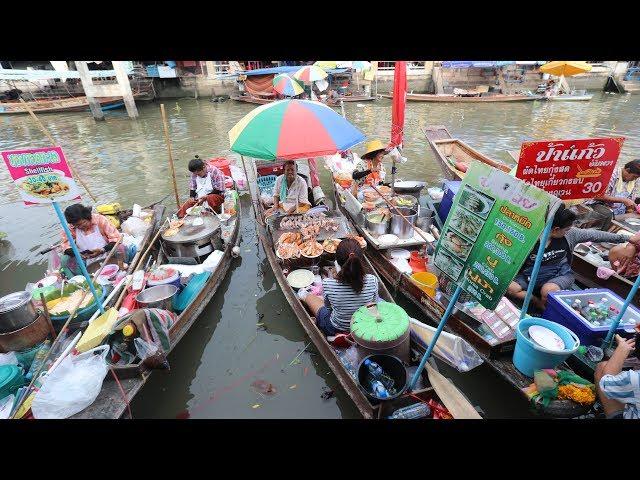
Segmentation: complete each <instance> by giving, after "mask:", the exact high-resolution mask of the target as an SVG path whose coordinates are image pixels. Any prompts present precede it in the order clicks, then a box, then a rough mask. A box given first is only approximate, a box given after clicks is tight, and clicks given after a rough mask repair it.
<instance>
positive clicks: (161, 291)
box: [136, 284, 178, 312]
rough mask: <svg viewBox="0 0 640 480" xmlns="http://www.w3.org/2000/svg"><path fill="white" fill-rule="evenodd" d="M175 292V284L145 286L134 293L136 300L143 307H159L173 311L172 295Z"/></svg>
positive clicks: (176, 290) (174, 294) (173, 295)
mask: <svg viewBox="0 0 640 480" xmlns="http://www.w3.org/2000/svg"><path fill="white" fill-rule="evenodd" d="M177 292H178V287H176V286H175V285H171V284H167V285H157V286H155V287H150V288H145V289H144V290H143V291H142V292H140V293H139V294H138V295H136V300H137V302H138V303H139V304H140V306H141V307H143V308H161V309H163V310H168V311H170V312H173V297H175V296H176V293H177Z"/></svg>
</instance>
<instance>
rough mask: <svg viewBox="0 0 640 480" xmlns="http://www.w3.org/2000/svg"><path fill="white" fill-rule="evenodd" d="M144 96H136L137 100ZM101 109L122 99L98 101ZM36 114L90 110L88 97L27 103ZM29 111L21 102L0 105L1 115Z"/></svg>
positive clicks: (103, 98) (111, 98)
mask: <svg viewBox="0 0 640 480" xmlns="http://www.w3.org/2000/svg"><path fill="white" fill-rule="evenodd" d="M141 95H143V94H136V95H134V98H135V99H136V100H137V99H138V97H139V96H141ZM97 100H98V102H99V103H100V106H101V107H109V106H113V105H117V104H118V103H122V97H102V98H98V99H97ZM26 104H27V105H29V108H31V110H33V112H34V113H60V112H81V111H85V110H88V109H89V101H88V100H87V97H84V96H82V97H74V98H61V99H59V100H38V101H31V102H26ZM28 113H29V111H28V110H27V109H26V107H25V106H24V105H23V104H22V103H21V102H2V103H0V115H19V114H28Z"/></svg>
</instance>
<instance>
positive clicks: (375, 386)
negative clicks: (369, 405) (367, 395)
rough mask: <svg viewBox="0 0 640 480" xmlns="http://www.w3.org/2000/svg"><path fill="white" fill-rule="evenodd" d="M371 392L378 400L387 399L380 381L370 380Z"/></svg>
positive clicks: (385, 391)
mask: <svg viewBox="0 0 640 480" xmlns="http://www.w3.org/2000/svg"><path fill="white" fill-rule="evenodd" d="M370 387H371V392H372V393H373V395H374V396H376V397H378V398H389V392H388V391H387V389H386V388H384V385H383V384H382V383H381V382H380V380H372V381H371V383H370Z"/></svg>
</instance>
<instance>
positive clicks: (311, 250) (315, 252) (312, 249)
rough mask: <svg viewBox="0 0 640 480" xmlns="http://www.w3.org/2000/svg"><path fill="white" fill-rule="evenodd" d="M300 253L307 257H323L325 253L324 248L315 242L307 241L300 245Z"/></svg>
mask: <svg viewBox="0 0 640 480" xmlns="http://www.w3.org/2000/svg"><path fill="white" fill-rule="evenodd" d="M300 252H301V253H302V255H304V256H305V257H318V256H320V255H322V252H324V248H323V246H322V245H321V244H319V243H318V242H316V241H315V240H307V241H306V242H304V243H303V244H302V245H300Z"/></svg>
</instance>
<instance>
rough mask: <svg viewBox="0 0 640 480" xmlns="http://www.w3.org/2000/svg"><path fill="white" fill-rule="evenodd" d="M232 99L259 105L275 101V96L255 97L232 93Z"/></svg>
mask: <svg viewBox="0 0 640 480" xmlns="http://www.w3.org/2000/svg"><path fill="white" fill-rule="evenodd" d="M231 100H235V101H236V102H244V103H254V104H257V105H265V104H267V103H271V102H273V101H275V99H273V98H260V97H254V96H253V95H231Z"/></svg>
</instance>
